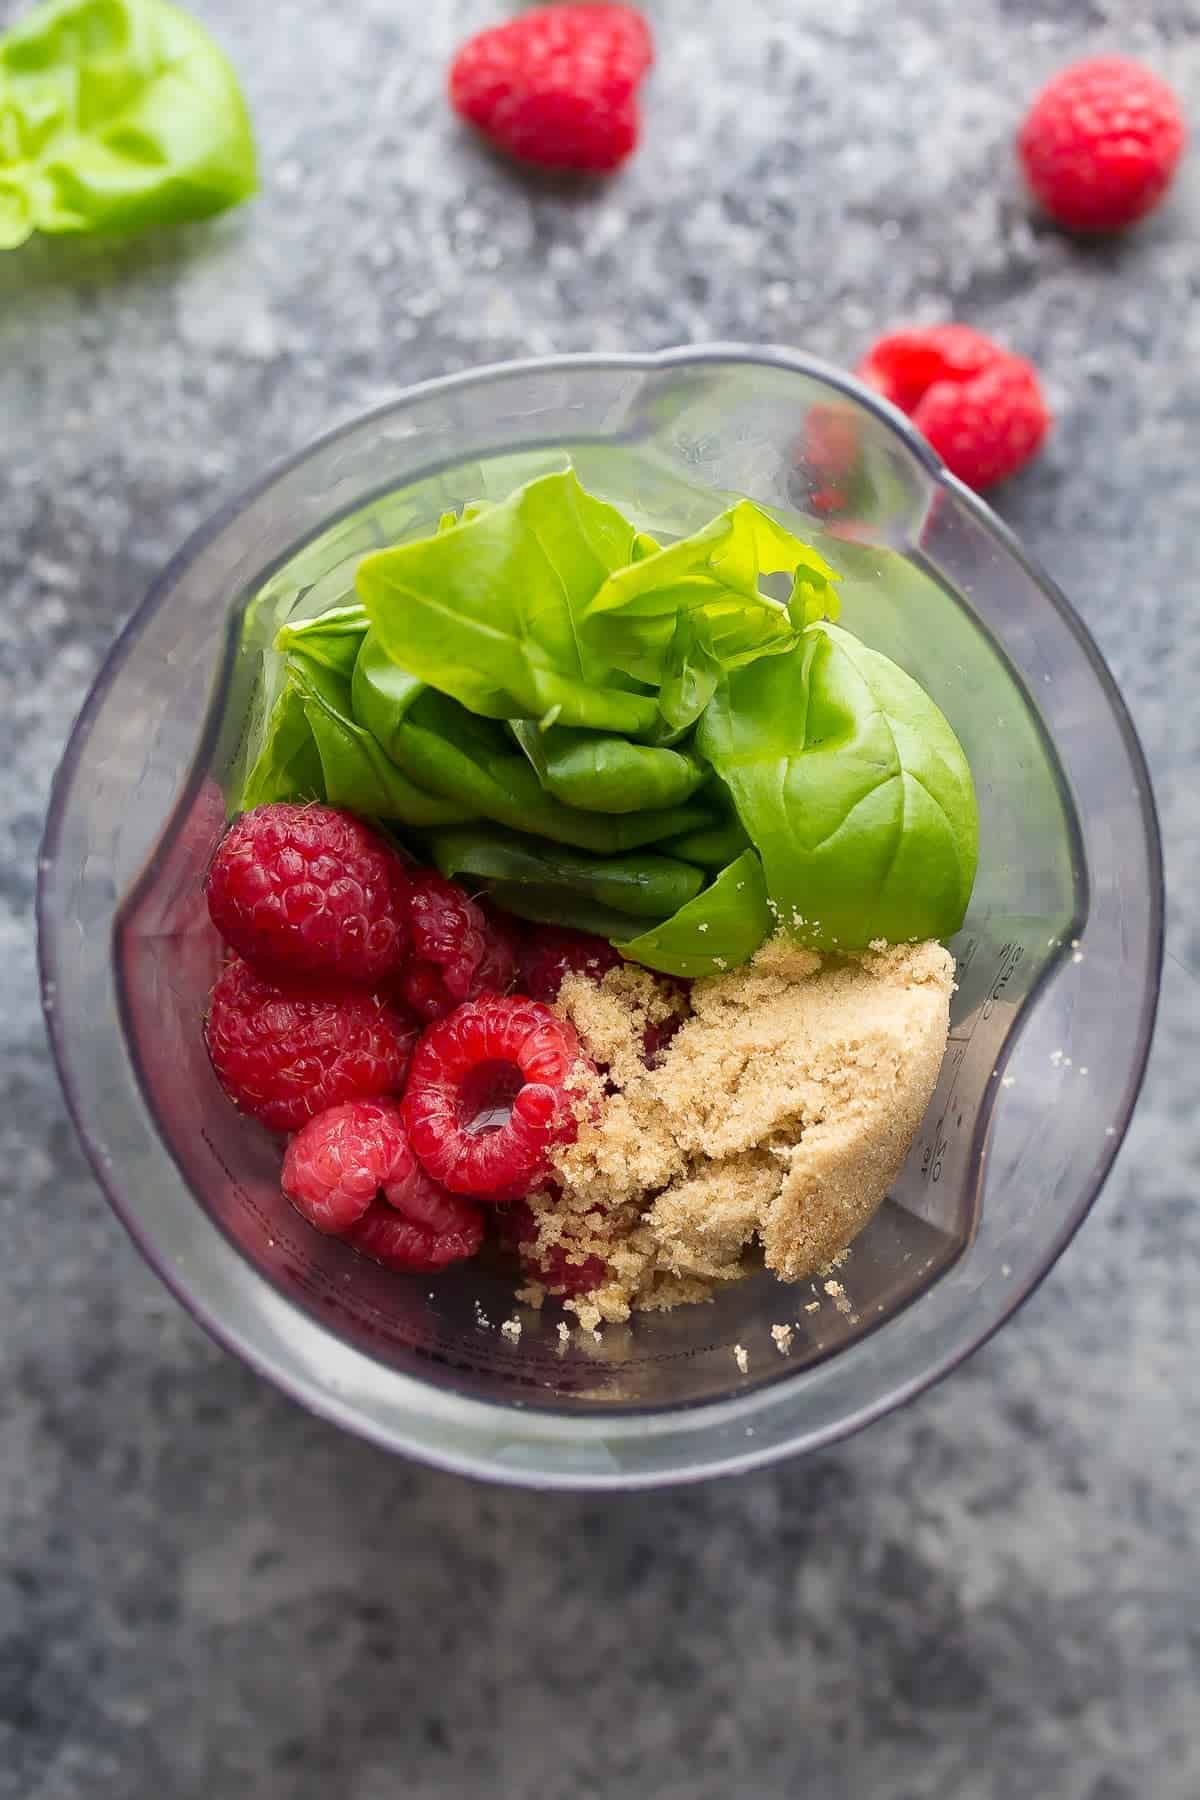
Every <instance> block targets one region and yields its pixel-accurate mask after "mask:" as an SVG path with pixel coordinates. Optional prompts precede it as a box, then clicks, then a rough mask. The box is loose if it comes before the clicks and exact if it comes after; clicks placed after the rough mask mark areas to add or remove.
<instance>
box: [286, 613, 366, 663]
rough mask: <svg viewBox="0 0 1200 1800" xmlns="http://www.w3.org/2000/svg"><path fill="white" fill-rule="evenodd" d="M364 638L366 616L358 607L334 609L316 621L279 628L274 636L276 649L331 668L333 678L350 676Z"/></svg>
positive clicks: (304, 621)
mask: <svg viewBox="0 0 1200 1800" xmlns="http://www.w3.org/2000/svg"><path fill="white" fill-rule="evenodd" d="M366 635H367V615H366V612H365V611H364V610H363V608H362V607H361V606H353V605H352V606H335V607H331V608H330V610H329V611H328V612H323V613H319V614H318V615H317V617H316V618H315V619H304V620H303V621H301V623H300V624H298V625H282V626H281V627H280V628H279V631H278V632H277V633H276V636H275V648H276V649H277V650H280V651H282V652H283V653H284V655H286V654H287V652H288V651H289V650H299V651H301V652H302V653H303V654H304V655H305V656H307V657H309V658H310V659H311V660H312V661H313V662H319V663H323V664H324V666H325V667H326V668H327V669H332V670H333V672H334V674H335V675H342V676H346V677H349V676H350V675H351V674H353V672H354V664H355V661H356V660H357V657H358V652H359V648H360V646H361V644H362V641H363V639H364V638H365V637H366Z"/></svg>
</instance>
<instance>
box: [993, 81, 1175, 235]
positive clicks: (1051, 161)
mask: <svg viewBox="0 0 1200 1800" xmlns="http://www.w3.org/2000/svg"><path fill="white" fill-rule="evenodd" d="M1186 141H1187V126H1186V125H1185V123H1184V118H1183V113H1182V112H1181V110H1180V106H1179V102H1178V100H1176V98H1175V95H1174V94H1173V93H1172V92H1171V89H1170V88H1169V87H1168V86H1167V84H1166V82H1165V81H1163V80H1161V79H1160V77H1159V76H1157V75H1155V74H1154V73H1153V71H1152V70H1150V69H1147V68H1145V67H1144V66H1143V65H1142V64H1141V63H1137V62H1133V61H1131V60H1130V58H1129V57H1125V56H1095V57H1089V58H1087V59H1086V60H1085V61H1083V62H1078V63H1073V64H1072V65H1071V66H1070V67H1069V68H1066V69H1063V70H1061V71H1060V72H1059V74H1057V75H1056V76H1055V77H1054V78H1053V80H1052V81H1049V82H1047V84H1046V86H1045V87H1044V88H1043V89H1042V91H1041V93H1040V94H1038V96H1037V98H1036V99H1035V100H1034V102H1033V105H1032V106H1031V107H1030V109H1029V112H1028V113H1027V114H1026V117H1025V122H1024V124H1023V125H1022V126H1021V130H1020V134H1019V136H1018V138H1017V151H1018V154H1019V156H1020V159H1021V166H1022V168H1023V169H1024V172H1025V179H1026V181H1027V182H1028V183H1029V187H1030V190H1031V192H1032V193H1033V195H1034V198H1035V199H1036V200H1038V201H1039V202H1040V204H1041V205H1042V206H1043V207H1044V209H1045V210H1046V212H1047V213H1049V215H1050V217H1051V218H1052V219H1054V220H1056V221H1057V222H1058V224H1060V225H1063V226H1065V227H1066V228H1067V230H1069V231H1089V232H1090V231H1119V230H1120V229H1121V228H1122V226H1125V225H1132V224H1134V223H1135V221H1136V220H1138V219H1142V218H1144V217H1145V216H1146V214H1147V213H1148V212H1151V211H1152V210H1153V208H1154V207H1156V206H1157V205H1158V203H1159V201H1160V200H1161V199H1162V197H1163V195H1164V194H1165V193H1166V191H1167V188H1168V187H1169V186H1170V183H1171V178H1172V176H1173V175H1174V173H1175V170H1176V168H1177V167H1178V164H1179V159H1180V157H1181V156H1182V155H1183V149H1184V145H1185V143H1186Z"/></svg>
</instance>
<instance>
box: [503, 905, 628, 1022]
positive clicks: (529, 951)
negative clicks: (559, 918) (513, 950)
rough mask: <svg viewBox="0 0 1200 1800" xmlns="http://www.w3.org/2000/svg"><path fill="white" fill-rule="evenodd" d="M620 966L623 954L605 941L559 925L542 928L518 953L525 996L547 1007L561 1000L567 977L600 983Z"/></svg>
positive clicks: (519, 971) (519, 978) (543, 926)
mask: <svg viewBox="0 0 1200 1800" xmlns="http://www.w3.org/2000/svg"><path fill="white" fill-rule="evenodd" d="M620 966H621V957H620V955H619V953H618V952H617V951H616V950H614V949H613V947H612V945H611V944H609V943H606V942H605V940H604V939H603V938H600V937H593V936H592V934H591V932H590V931H568V930H567V929H566V928H565V927H564V926H559V925H542V926H539V927H538V929H537V931H536V932H531V933H530V935H529V937H528V938H527V939H526V941H525V942H524V943H523V944H522V945H521V947H520V949H519V950H518V951H517V977H518V980H519V981H520V984H521V992H522V993H523V994H528V995H529V998H530V999H531V1000H541V1001H543V1002H544V1003H545V1004H546V1005H547V1006H549V1005H550V1004H551V1002H552V1001H554V1000H557V999H558V990H559V988H560V987H561V986H562V984H563V977H564V976H565V975H586V976H588V977H589V978H590V979H591V980H593V981H600V980H602V979H603V977H604V976H605V975H606V974H607V972H608V970H609V969H617V968H619V967H620Z"/></svg>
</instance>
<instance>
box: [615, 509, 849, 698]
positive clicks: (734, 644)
mask: <svg viewBox="0 0 1200 1800" xmlns="http://www.w3.org/2000/svg"><path fill="white" fill-rule="evenodd" d="M800 569H803V570H804V571H805V580H806V583H807V584H808V585H813V584H816V585H819V586H822V587H825V588H827V589H828V590H829V592H830V594H831V595H832V593H833V588H832V583H833V582H835V581H836V580H837V575H836V574H835V572H834V570H833V569H831V568H830V567H829V565H828V563H826V562H824V561H823V559H822V558H821V557H819V556H818V555H817V553H816V551H815V550H813V549H811V548H810V547H809V546H808V545H807V544H804V543H802V542H801V540H800V539H799V538H797V537H793V535H792V533H791V532H790V531H785V530H784V528H783V526H782V525H777V524H776V523H775V521H774V519H772V518H770V517H769V516H768V515H767V514H766V513H765V512H763V511H762V510H761V509H760V508H759V507H757V506H755V505H754V504H753V502H752V501H750V500H739V501H738V502H737V504H736V505H735V506H731V507H729V508H728V509H727V511H725V512H723V513H721V514H719V516H718V517H717V518H715V519H711V520H710V521H709V523H708V524H707V525H704V526H702V527H701V529H700V530H699V531H695V532H693V533H692V535H691V536H690V537H686V538H680V539H679V541H678V542H677V543H674V544H669V545H668V546H667V548H666V549H665V550H660V551H658V552H657V554H655V555H652V556H645V557H643V558H642V559H641V560H640V561H638V562H634V563H631V564H630V566H629V567H627V568H622V569H620V570H618V571H616V572H615V573H614V574H612V575H610V576H609V578H608V580H607V581H605V582H604V583H603V585H602V586H601V587H600V588H598V589H597V590H596V592H595V593H594V594H593V596H592V598H591V600H590V601H589V603H588V604H587V606H586V607H585V608H584V612H583V619H582V632H583V637H584V640H585V642H586V643H587V644H588V645H589V646H590V647H591V649H592V650H593V651H594V652H595V654H596V655H598V656H603V657H604V658H605V659H606V660H607V661H608V662H610V663H611V664H612V665H613V666H614V667H615V668H618V669H623V670H624V671H625V672H626V673H627V674H629V675H634V676H636V677H637V678H638V679H639V680H642V681H646V682H649V683H651V684H652V685H653V686H655V687H657V686H658V685H659V684H660V683H661V681H662V679H663V677H664V674H665V673H666V672H667V667H668V657H669V654H670V651H671V645H672V641H673V639H674V637H675V632H676V629H677V623H678V620H679V619H680V618H681V617H688V616H694V617H695V618H696V621H697V627H698V628H699V627H701V626H702V642H703V644H704V646H705V649H706V651H707V652H708V654H709V655H710V656H711V657H713V658H715V660H716V662H717V663H718V665H719V666H720V667H721V668H737V667H738V666H740V665H741V664H742V663H744V662H750V661H753V660H754V659H755V658H757V657H759V656H767V655H771V654H772V653H774V652H778V651H782V650H787V649H789V648H790V647H791V645H792V644H793V643H794V642H795V639H796V631H795V627H794V625H793V623H792V620H791V619H790V618H789V616H788V609H787V607H786V606H781V605H780V604H779V602H778V601H776V600H772V599H771V598H770V597H769V596H768V595H767V594H764V593H763V591H762V589H761V588H760V587H759V577H760V576H761V575H770V574H776V573H779V572H781V571H787V572H788V573H789V574H793V576H794V581H795V572H797V571H799V570H800Z"/></svg>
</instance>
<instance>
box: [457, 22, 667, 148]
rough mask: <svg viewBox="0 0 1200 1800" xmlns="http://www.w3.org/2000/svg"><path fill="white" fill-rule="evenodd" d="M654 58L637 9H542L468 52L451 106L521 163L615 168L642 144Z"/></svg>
mask: <svg viewBox="0 0 1200 1800" xmlns="http://www.w3.org/2000/svg"><path fill="white" fill-rule="evenodd" d="M653 60H654V46H653V44H652V42H651V38H650V28H649V26H648V25H647V24H646V21H645V19H644V18H643V17H642V15H641V14H640V13H639V12H636V11H635V10H634V9H633V8H632V7H629V6H609V5H568V6H536V7H532V8H531V9H530V10H529V11H528V12H525V13H522V15H521V16H520V17H519V18H516V19H511V20H509V22H508V23H507V24H505V25H495V26H492V27H491V28H490V29H489V30H487V31H481V32H479V33H478V35H477V36H475V37H473V38H470V39H469V40H468V41H467V42H466V43H465V44H464V45H463V46H462V48H461V50H460V51H459V52H458V55H457V56H456V57H455V59H454V63H453V66H452V67H451V70H450V103H451V105H452V106H453V107H454V109H455V111H456V112H457V113H459V114H460V116H461V117H462V118H464V119H466V120H467V121H468V123H469V124H471V125H474V126H476V127H477V129H478V130H479V131H481V132H482V133H483V135H484V136H485V137H486V138H488V139H490V141H491V142H492V143H493V144H494V145H495V146H496V148H497V149H499V150H502V151H505V152H506V153H507V154H508V155H509V156H513V157H516V158H517V160H518V161H520V162H531V163H540V164H542V165H543V167H545V168H557V169H591V170H609V169H615V168H616V167H617V165H618V164H619V163H621V162H623V161H624V160H625V158H626V157H627V156H628V155H629V153H630V151H631V150H633V148H634V147H635V145H636V144H637V140H638V112H637V99H636V94H637V86H638V83H639V81H640V80H641V78H642V76H643V75H644V74H645V72H646V70H647V69H648V68H649V66H650V64H651V62H652V61H653Z"/></svg>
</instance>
